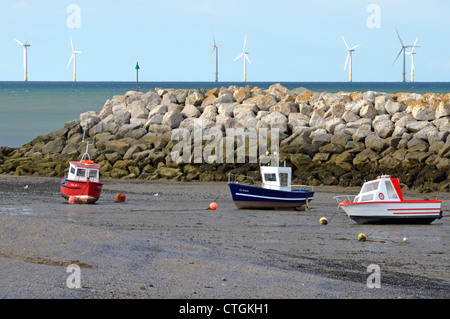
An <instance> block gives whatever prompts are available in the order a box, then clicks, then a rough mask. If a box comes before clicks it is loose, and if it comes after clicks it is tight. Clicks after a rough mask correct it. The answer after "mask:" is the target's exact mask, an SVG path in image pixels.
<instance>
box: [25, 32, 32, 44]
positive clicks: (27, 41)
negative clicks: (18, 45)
mask: <svg viewBox="0 0 450 319" xmlns="http://www.w3.org/2000/svg"><path fill="white" fill-rule="evenodd" d="M32 34H33V32H31V33H30V35H29V36H28V38H27V41H25V44H27V43H28V40H30V37H31V35H32Z"/></svg>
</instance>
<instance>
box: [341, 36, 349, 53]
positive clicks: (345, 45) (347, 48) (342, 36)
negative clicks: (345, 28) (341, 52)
mask: <svg viewBox="0 0 450 319" xmlns="http://www.w3.org/2000/svg"><path fill="white" fill-rule="evenodd" d="M342 40H344V43H345V46H346V47H347V50H350V48H349V47H348V45H347V42H346V41H345V39H344V36H342Z"/></svg>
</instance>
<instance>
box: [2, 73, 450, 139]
mask: <svg viewBox="0 0 450 319" xmlns="http://www.w3.org/2000/svg"><path fill="white" fill-rule="evenodd" d="M275 83H280V84H282V85H283V86H285V87H286V88H288V89H294V88H299V87H302V88H306V89H309V90H311V91H314V92H324V91H326V92H330V93H336V92H340V91H346V92H356V91H361V92H365V91H378V92H386V93H398V92H410V93H413V92H414V93H419V94H425V93H438V94H447V93H450V82H279V81H277V82H139V91H141V92H148V91H150V90H154V89H155V88H164V89H202V88H203V89H206V90H208V89H212V88H216V87H219V88H220V87H229V86H230V85H237V86H239V87H241V86H246V85H250V86H257V87H260V88H262V89H268V88H269V87H270V86H271V85H272V84H275ZM132 90H136V82H34V81H28V82H0V147H2V146H9V147H20V146H22V145H24V144H26V143H28V142H30V141H32V140H33V139H34V138H36V137H38V136H40V135H45V134H48V133H51V132H53V131H57V130H59V129H61V128H63V127H64V124H65V123H67V122H69V121H72V120H75V119H78V118H79V116H80V114H81V113H83V112H86V111H96V112H99V111H100V110H101V109H102V108H103V105H104V104H105V101H106V100H107V99H111V98H112V97H113V96H114V95H122V94H125V93H126V92H128V91H132Z"/></svg>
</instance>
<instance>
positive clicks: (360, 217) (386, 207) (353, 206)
mask: <svg viewBox="0 0 450 319" xmlns="http://www.w3.org/2000/svg"><path fill="white" fill-rule="evenodd" d="M334 198H335V199H336V200H337V201H338V203H339V208H341V209H342V210H344V211H345V213H347V215H348V216H349V217H350V218H351V219H353V220H354V221H356V222H357V223H358V224H430V223H431V222H433V221H434V220H435V219H438V218H442V210H441V205H442V202H441V201H440V200H438V199H437V198H436V199H434V200H428V199H425V200H404V199H403V194H402V191H401V189H400V179H399V178H392V177H391V176H389V175H382V176H379V177H377V179H376V180H373V181H368V182H365V183H364V185H363V186H362V188H361V191H360V192H359V194H358V195H356V196H354V195H352V196H345V195H344V196H335V197H334Z"/></svg>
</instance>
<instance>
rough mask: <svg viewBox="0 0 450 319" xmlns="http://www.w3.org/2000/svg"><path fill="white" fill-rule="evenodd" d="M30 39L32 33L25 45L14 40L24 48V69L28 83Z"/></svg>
mask: <svg viewBox="0 0 450 319" xmlns="http://www.w3.org/2000/svg"><path fill="white" fill-rule="evenodd" d="M30 37H31V33H30V35H29V36H28V39H27V40H26V41H25V42H24V43H22V42H20V41H18V40H17V39H14V41H16V42H17V43H19V44H20V45H21V46H23V69H24V76H25V81H28V66H27V48H28V47H29V46H30V45H29V44H28V40H29V39H30Z"/></svg>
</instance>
